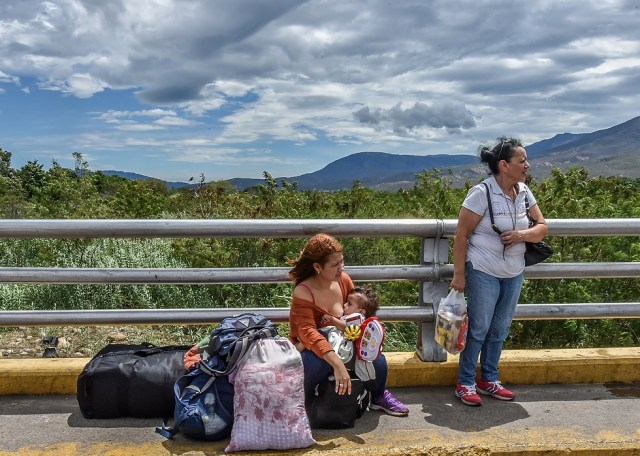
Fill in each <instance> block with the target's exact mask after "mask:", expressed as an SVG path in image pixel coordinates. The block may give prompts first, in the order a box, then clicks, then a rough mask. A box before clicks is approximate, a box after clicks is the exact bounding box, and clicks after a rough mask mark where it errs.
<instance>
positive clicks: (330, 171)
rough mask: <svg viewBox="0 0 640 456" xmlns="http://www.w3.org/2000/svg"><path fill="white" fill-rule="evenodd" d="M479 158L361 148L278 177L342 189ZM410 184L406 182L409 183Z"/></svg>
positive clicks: (248, 182) (239, 183) (305, 186)
mask: <svg viewBox="0 0 640 456" xmlns="http://www.w3.org/2000/svg"><path fill="white" fill-rule="evenodd" d="M477 162H478V159H477V157H475V156H472V155H444V154H442V155H394V154H387V153H384V152H358V153H355V154H352V155H348V156H346V157H343V158H340V159H338V160H336V161H334V162H331V163H329V164H328V165H327V166H325V167H324V168H322V169H321V170H319V171H315V172H313V173H307V174H302V175H300V176H293V177H278V178H277V179H276V180H277V181H280V180H282V179H284V180H286V181H287V182H290V183H293V182H297V183H298V188H300V189H301V190H310V189H318V190H338V189H343V188H350V187H352V186H353V182H354V180H355V179H359V180H360V183H361V184H362V185H363V186H365V187H376V186H379V185H384V184H386V183H388V182H401V181H404V182H410V186H413V182H415V175H416V174H417V173H419V172H421V171H423V170H425V169H429V170H431V169H436V168H450V167H452V166H459V165H470V164H471V163H477ZM228 182H229V183H230V184H231V185H233V186H234V187H236V188H238V189H245V188H247V187H252V186H255V185H259V184H264V179H241V178H237V179H230V180H229V181H228ZM405 187H406V185H405Z"/></svg>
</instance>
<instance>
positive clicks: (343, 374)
mask: <svg viewBox="0 0 640 456" xmlns="http://www.w3.org/2000/svg"><path fill="white" fill-rule="evenodd" d="M323 358H324V360H325V361H326V362H328V363H329V364H330V365H331V367H333V376H334V377H335V378H336V393H338V394H339V395H340V396H342V395H343V394H345V393H346V394H351V377H350V376H349V371H348V370H347V368H346V367H345V365H344V363H343V362H342V360H341V359H340V357H339V356H338V355H337V354H336V352H334V351H330V352H327V353H325V355H324V356H323Z"/></svg>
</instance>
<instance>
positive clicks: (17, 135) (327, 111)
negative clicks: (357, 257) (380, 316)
mask: <svg viewBox="0 0 640 456" xmlns="http://www.w3.org/2000/svg"><path fill="white" fill-rule="evenodd" d="M638 24H640V0H633V1H631V0H627V1H624V0H620V1H615V0H594V1H591V0H575V1H573V0H565V1H560V0H556V1H542V0H540V1H535V0H531V1H516V0H513V1H507V0H496V1H485V0H472V1H456V0H443V1H440V0H430V1H425V0H398V1H389V0H384V1H382V0H380V1H377V0H309V1H302V0H227V1H223V0H135V1H134V0H49V1H42V0H2V1H1V2H0V148H2V149H4V150H7V151H10V152H12V154H13V157H12V163H13V166H14V167H15V168H19V167H21V166H22V165H24V164H25V163H26V162H27V161H33V160H37V161H38V162H39V163H41V164H43V165H44V166H45V167H46V168H48V167H49V166H50V165H51V163H52V161H53V160H55V161H57V162H58V163H60V164H61V165H63V166H69V167H71V166H72V165H73V158H72V153H73V152H80V153H82V154H83V156H84V158H85V159H86V160H87V161H88V162H89V167H90V168H91V169H93V170H106V169H118V170H123V171H131V172H137V173H140V174H145V175H148V176H153V177H157V178H160V179H165V180H171V181H186V180H188V179H189V177H191V176H195V177H196V178H197V177H198V176H199V175H200V174H204V175H205V178H206V180H207V181H209V180H218V179H227V178H231V177H261V176H262V172H263V171H268V172H269V173H271V174H272V175H273V176H274V177H275V176H295V175H299V174H302V173H306V172H313V171H315V170H318V169H320V168H322V167H324V166H326V165H327V164H328V163H330V162H332V161H334V160H336V159H338V158H340V157H344V156H346V155H349V154H352V153H355V152H361V151H379V152H388V153H394V154H417V155H427V154H440V153H446V154H475V152H476V149H477V147H478V145H480V144H486V143H490V142H492V141H493V140H494V139H495V138H496V137H498V136H500V135H502V134H506V135H509V136H516V137H519V138H520V139H522V141H523V142H524V143H525V144H530V143H533V142H536V141H539V140H541V139H546V138H550V137H552V136H554V135H555V134H558V133H564V132H570V133H585V132H591V131H595V130H599V129H604V128H608V127H611V126H614V125H617V124H619V123H622V122H624V121H626V120H629V119H631V118H633V117H636V116H638V115H640V27H639V26H638Z"/></svg>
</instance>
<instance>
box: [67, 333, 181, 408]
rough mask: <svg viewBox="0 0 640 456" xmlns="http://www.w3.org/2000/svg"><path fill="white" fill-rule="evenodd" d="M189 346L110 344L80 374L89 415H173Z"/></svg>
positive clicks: (81, 399) (82, 397)
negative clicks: (174, 386)
mask: <svg viewBox="0 0 640 456" xmlns="http://www.w3.org/2000/svg"><path fill="white" fill-rule="evenodd" d="M189 348H190V347H189V346H166V347H156V346H154V345H152V344H149V343H142V344H139V345H130V344H109V345H107V346H106V347H104V348H103V349H102V350H100V351H99V352H98V353H97V354H96V355H95V356H94V357H93V358H92V359H91V361H89V362H88V363H87V365H86V366H85V368H84V369H83V370H82V372H81V373H80V375H79V376H78V384H77V399H78V405H79V406H80V411H81V412H82V415H83V416H84V417H85V418H119V417H125V416H130V417H136V418H153V417H166V416H171V415H173V409H174V404H175V401H174V395H173V385H174V384H175V382H176V380H177V379H178V378H179V377H180V376H181V375H182V374H184V367H183V358H184V354H185V353H186V352H187V350H188V349H189Z"/></svg>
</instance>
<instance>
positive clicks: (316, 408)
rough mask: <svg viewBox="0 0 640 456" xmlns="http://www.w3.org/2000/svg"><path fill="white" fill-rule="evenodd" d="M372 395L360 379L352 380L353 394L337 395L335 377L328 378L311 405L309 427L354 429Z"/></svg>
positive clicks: (319, 386)
mask: <svg viewBox="0 0 640 456" xmlns="http://www.w3.org/2000/svg"><path fill="white" fill-rule="evenodd" d="M370 401H371V393H370V392H369V390H367V389H366V388H365V387H364V384H363V383H362V381H361V380H360V379H359V378H352V379H351V394H343V395H339V394H338V393H336V381H335V379H334V378H333V376H331V377H329V378H326V379H325V380H323V381H322V383H320V384H319V385H318V387H317V388H316V396H315V398H314V400H313V402H312V404H311V408H310V410H309V411H308V413H309V425H310V426H311V429H344V428H352V427H354V426H355V424H356V419H358V418H360V417H361V416H362V415H363V414H364V412H365V411H366V410H367V408H368V407H369V402H370Z"/></svg>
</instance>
